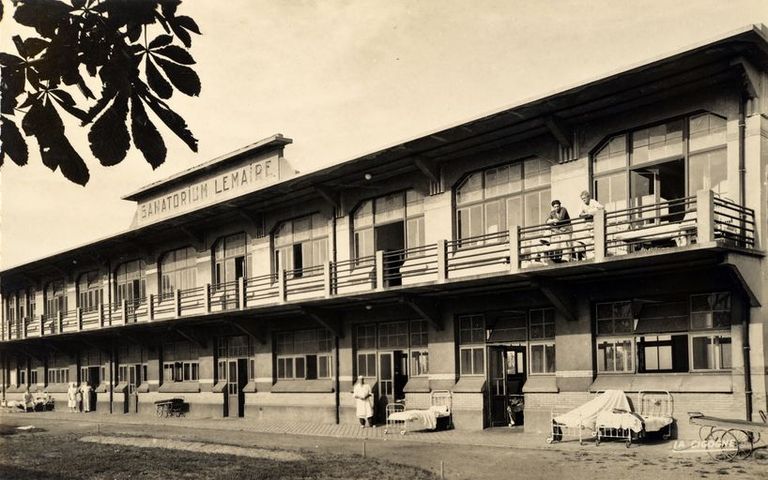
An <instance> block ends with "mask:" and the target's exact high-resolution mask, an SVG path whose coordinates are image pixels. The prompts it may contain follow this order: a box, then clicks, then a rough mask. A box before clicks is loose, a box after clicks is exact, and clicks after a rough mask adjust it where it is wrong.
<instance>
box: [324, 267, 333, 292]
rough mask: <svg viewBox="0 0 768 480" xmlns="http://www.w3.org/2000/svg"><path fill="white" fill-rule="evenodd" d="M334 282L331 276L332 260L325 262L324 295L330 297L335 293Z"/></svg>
mask: <svg viewBox="0 0 768 480" xmlns="http://www.w3.org/2000/svg"><path fill="white" fill-rule="evenodd" d="M332 289H333V282H332V278H331V262H325V263H324V264H323V296H324V297H326V298H328V297H330V296H331V295H333V290H332Z"/></svg>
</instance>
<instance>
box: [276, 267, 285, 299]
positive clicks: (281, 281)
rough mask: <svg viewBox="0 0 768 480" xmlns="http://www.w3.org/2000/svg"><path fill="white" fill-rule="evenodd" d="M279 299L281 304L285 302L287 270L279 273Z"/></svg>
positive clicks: (281, 270)
mask: <svg viewBox="0 0 768 480" xmlns="http://www.w3.org/2000/svg"><path fill="white" fill-rule="evenodd" d="M277 298H278V301H279V302H280V303H283V302H284V301H285V270H284V269H282V268H281V269H280V270H278V271H277Z"/></svg>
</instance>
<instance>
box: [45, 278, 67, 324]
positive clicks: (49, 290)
mask: <svg viewBox="0 0 768 480" xmlns="http://www.w3.org/2000/svg"><path fill="white" fill-rule="evenodd" d="M44 294H45V315H46V316H50V317H53V316H56V315H58V314H59V312H61V313H62V314H64V313H66V311H67V289H66V283H65V282H64V280H56V281H54V282H51V283H49V284H48V285H47V286H46V287H45V290H44Z"/></svg>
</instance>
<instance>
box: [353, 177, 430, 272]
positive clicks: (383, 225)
mask: <svg viewBox="0 0 768 480" xmlns="http://www.w3.org/2000/svg"><path fill="white" fill-rule="evenodd" d="M352 228H353V253H354V257H355V258H357V259H361V258H364V257H369V256H371V255H374V254H375V253H376V252H377V251H379V250H382V251H385V252H386V251H390V252H391V251H398V250H404V249H407V248H408V249H410V248H415V247H421V246H423V245H424V196H423V195H421V194H420V193H419V192H416V191H415V190H407V191H405V192H397V193H391V194H388V195H384V196H381V197H377V198H374V199H370V200H366V201H364V202H363V203H361V204H360V206H358V207H357V208H356V209H355V211H354V212H353V214H352ZM395 268H396V267H395Z"/></svg>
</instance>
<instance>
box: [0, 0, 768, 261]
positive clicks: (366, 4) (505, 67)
mask: <svg viewBox="0 0 768 480" xmlns="http://www.w3.org/2000/svg"><path fill="white" fill-rule="evenodd" d="M0 1H2V2H3V3H5V7H6V12H7V14H6V17H8V18H5V19H4V20H3V22H2V23H3V24H2V25H0V31H2V32H3V33H2V34H1V35H2V37H0V42H1V43H0V49H1V50H2V51H9V50H11V49H10V48H9V47H8V40H9V38H10V35H11V34H12V32H11V31H12V30H13V25H12V19H11V18H9V17H10V15H8V13H10V12H8V10H11V9H10V8H9V0H0ZM180 13H183V14H187V15H190V16H192V17H193V18H194V19H195V20H196V21H197V23H198V24H199V25H200V28H201V30H202V32H203V35H202V36H200V37H195V38H193V46H192V54H193V55H194V57H195V59H196V60H197V66H196V70H197V72H198V73H199V75H200V77H201V81H202V85H203V87H202V93H201V94H200V97H196V98H189V97H184V96H183V95H181V94H178V95H174V98H173V100H172V102H171V104H172V106H173V107H174V108H175V109H176V111H177V112H179V113H180V114H181V115H182V116H184V117H185V119H186V120H187V122H188V123H189V124H190V127H191V129H192V131H193V132H194V133H195V135H196V136H197V138H198V139H199V140H200V145H199V153H197V154H195V153H192V152H190V151H189V150H188V149H187V148H186V146H184V145H183V144H182V143H181V141H179V140H177V139H175V138H172V137H171V134H170V133H167V132H165V133H167V134H165V135H164V136H165V138H166V143H167V144H168V147H169V153H168V160H167V161H166V163H165V164H164V165H162V166H161V167H160V168H158V169H157V170H154V171H153V170H152V168H151V167H150V166H149V164H147V163H146V162H145V161H144V159H143V157H142V156H141V155H140V154H138V152H136V151H135V150H133V151H131V152H129V155H128V158H127V159H126V160H125V161H124V162H123V163H122V164H120V165H119V166H116V167H109V168H106V167H101V166H100V165H99V164H98V161H95V160H94V159H93V158H92V157H91V156H90V151H89V150H88V147H87V144H86V143H85V142H84V135H83V132H77V131H72V132H69V131H68V136H69V137H70V138H71V139H72V142H73V144H74V145H75V146H76V148H78V150H79V151H80V153H81V154H82V155H83V156H84V158H86V161H87V163H88V165H89V167H90V170H91V180H90V182H89V183H88V185H87V186H86V187H80V186H78V185H75V184H72V183H70V182H68V181H67V180H65V179H64V177H63V176H62V175H61V174H60V173H59V172H55V173H54V172H51V171H50V170H48V169H47V168H45V167H43V166H42V164H41V162H40V157H39V154H37V148H36V146H33V145H31V146H30V147H31V148H30V150H31V152H32V154H31V158H30V165H28V166H26V167H23V168H19V167H17V166H15V165H14V164H12V163H11V162H10V161H9V160H6V165H5V166H4V167H3V168H2V170H0V182H1V183H0V188H1V189H2V192H1V198H0V200H1V202H0V214H1V215H2V217H1V218H0V236H1V237H0V241H1V243H0V254H1V257H0V265H2V267H9V266H13V265H17V264H20V263H23V262H26V261H28V260H32V259H35V258H39V257H41V256H45V255H48V254H51V253H55V252H58V251H61V250H64V249H67V248H70V247H73V246H76V245H79V244H82V243H87V242H89V241H92V240H95V239H97V238H101V237H104V236H108V235H110V234H113V233H116V232H119V231H123V230H125V229H126V228H128V226H129V224H130V221H131V218H132V216H133V213H134V204H133V203H132V202H127V201H125V200H120V196H122V195H124V194H126V193H129V192H132V191H134V190H136V189H138V188H139V187H141V186H142V185H145V184H147V183H150V182H153V181H156V180H160V179H162V178H165V177H168V176H170V175H172V174H174V173H176V172H179V171H180V170H183V169H186V168H188V167H190V166H192V165H195V164H198V163H201V162H204V161H206V160H210V159H211V158H213V157H216V156H218V155H221V154H224V153H227V152H230V151H232V150H235V149H238V148H240V147H242V146H244V145H247V144H250V143H253V142H255V141H257V140H259V139H262V138H264V137H267V136H270V135H272V134H274V133H282V134H283V135H285V136H287V137H290V138H293V139H294V144H293V145H290V146H288V147H287V150H286V157H287V158H288V159H289V161H290V162H291V163H292V164H293V166H294V167H295V168H296V169H298V170H300V171H302V172H307V171H311V170H315V169H317V168H320V167H323V166H327V165H330V164H333V163H337V162H340V161H343V160H348V159H350V158H354V157H356V156H358V155H361V154H364V153H368V152H371V151H374V150H377V149H378V148H380V147H383V146H387V145H390V144H394V143H398V142H400V141H402V140H406V139H409V138H413V137H418V136H420V135H421V134H423V133H426V132H428V131H432V130H435V129H437V128H439V127H443V126H447V125H451V124H454V123H457V122H460V121H464V120H469V119H472V118H474V117H476V116H480V115H482V114H484V113H487V112H489V111H495V110H499V109H501V108H502V107H504V106H505V105H510V104H514V103H517V102H519V101H520V100H523V99H526V98H530V97H533V96H539V95H541V94H544V93H547V92H549V91H552V90H555V89H560V88H562V87H564V86H568V85H572V84H574V83H579V82H582V81H585V80H589V79H592V78H594V77H596V76H600V75H602V74H604V73H608V72H611V71H614V70H617V69H620V68H621V67H624V66H629V65H632V64H635V63H637V62H641V61H643V60H646V59H649V58H654V57H657V56H659V55H663V54H665V53H667V52H671V51H675V50H678V49H680V48H683V47H685V46H688V45H691V44H693V43H698V42H701V41H704V40H707V39H709V38H712V37H713V36H717V35H719V34H722V33H725V32H728V31H730V30H733V29H736V28H739V27H741V26H744V25H746V24H750V23H768V1H766V0H729V1H724V0H697V1H689V2H672V1H669V0H659V1H643V0H631V1H624V0H601V1H598V0H583V1H580V0H570V1H566V0H552V1H545V0H525V1H523V0H507V1H478V0H473V1H469V0H467V1H462V2H459V1H446V0H434V1H425V0H420V1H418V2H415V1H405V0H395V1H393V0H388V1H383V0H382V1H354V2H353V1H336V0H324V1H322V2H320V1H317V2H315V1H279V0H269V1H259V0H228V1H226V2H221V1H215V0H185V1H184V2H183V3H182V5H181V7H180Z"/></svg>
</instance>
